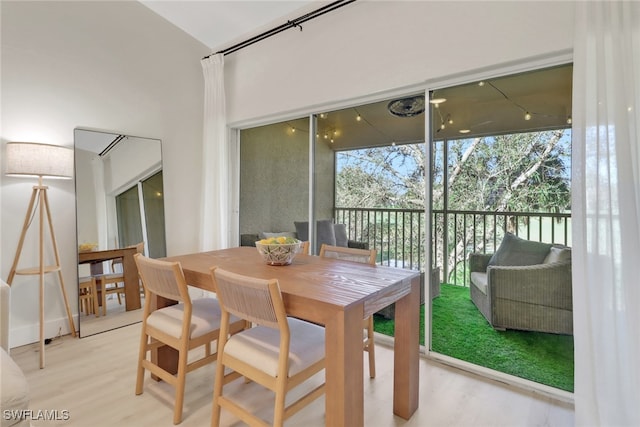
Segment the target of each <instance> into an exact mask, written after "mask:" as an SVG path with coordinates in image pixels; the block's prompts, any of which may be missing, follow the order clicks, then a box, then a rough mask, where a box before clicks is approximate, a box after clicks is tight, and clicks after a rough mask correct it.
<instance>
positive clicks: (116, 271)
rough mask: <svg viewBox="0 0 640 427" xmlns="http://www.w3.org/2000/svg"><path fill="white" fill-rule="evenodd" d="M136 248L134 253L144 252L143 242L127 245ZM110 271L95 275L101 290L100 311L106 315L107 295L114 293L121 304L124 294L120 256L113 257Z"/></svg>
mask: <svg viewBox="0 0 640 427" xmlns="http://www.w3.org/2000/svg"><path fill="white" fill-rule="evenodd" d="M132 247H135V248H136V253H138V254H142V253H144V242H140V243H137V244H135V245H130V246H127V248H132ZM111 271H112V273H106V274H100V275H96V276H95V278H96V283H97V285H98V287H99V288H100V290H101V292H102V312H103V314H104V315H105V316H106V315H107V295H111V294H116V295H117V297H118V304H120V305H122V296H123V295H125V286H124V270H123V268H122V258H115V259H113V260H112V261H111Z"/></svg>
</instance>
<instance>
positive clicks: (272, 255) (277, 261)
mask: <svg viewBox="0 0 640 427" xmlns="http://www.w3.org/2000/svg"><path fill="white" fill-rule="evenodd" d="M302 245H303V242H301V241H300V240H298V241H296V243H270V244H263V243H260V242H256V249H258V252H259V253H260V255H262V259H263V260H264V262H266V263H267V264H269V265H289V264H291V263H292V262H293V259H294V258H295V257H296V255H297V254H298V253H300V252H302Z"/></svg>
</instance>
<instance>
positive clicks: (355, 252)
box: [320, 244, 377, 265]
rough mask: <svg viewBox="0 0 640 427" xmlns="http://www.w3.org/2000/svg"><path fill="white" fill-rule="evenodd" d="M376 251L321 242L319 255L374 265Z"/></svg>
mask: <svg viewBox="0 0 640 427" xmlns="http://www.w3.org/2000/svg"><path fill="white" fill-rule="evenodd" d="M376 255H377V251H376V250H375V249H357V248H348V247H344V246H331V245H327V244H323V245H322V246H321V247H320V256H321V257H326V258H338V259H342V260H345V261H354V262H360V263H363V264H371V265H375V263H376Z"/></svg>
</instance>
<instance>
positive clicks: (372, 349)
mask: <svg viewBox="0 0 640 427" xmlns="http://www.w3.org/2000/svg"><path fill="white" fill-rule="evenodd" d="M367 343H368V344H367V352H368V353H369V378H375V377H376V346H375V343H374V341H373V316H369V322H368V325H367Z"/></svg>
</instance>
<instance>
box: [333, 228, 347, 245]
mask: <svg viewBox="0 0 640 427" xmlns="http://www.w3.org/2000/svg"><path fill="white" fill-rule="evenodd" d="M333 232H334V234H335V236H336V246H344V247H347V245H348V243H349V238H348V237H347V226H346V225H344V224H334V225H333Z"/></svg>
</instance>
